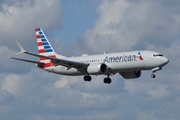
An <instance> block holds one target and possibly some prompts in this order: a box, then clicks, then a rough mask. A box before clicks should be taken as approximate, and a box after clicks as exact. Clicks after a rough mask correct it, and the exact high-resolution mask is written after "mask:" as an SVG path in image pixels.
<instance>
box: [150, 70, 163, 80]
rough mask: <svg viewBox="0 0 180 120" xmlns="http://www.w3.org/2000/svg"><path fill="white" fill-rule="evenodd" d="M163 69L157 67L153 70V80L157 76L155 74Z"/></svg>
mask: <svg viewBox="0 0 180 120" xmlns="http://www.w3.org/2000/svg"><path fill="white" fill-rule="evenodd" d="M161 69H162V68H161V67H156V68H154V69H152V75H151V78H155V77H156V75H155V74H154V73H155V72H156V71H159V70H161Z"/></svg>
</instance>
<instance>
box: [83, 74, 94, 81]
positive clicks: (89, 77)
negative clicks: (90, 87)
mask: <svg viewBox="0 0 180 120" xmlns="http://www.w3.org/2000/svg"><path fill="white" fill-rule="evenodd" d="M91 79H92V78H91V76H89V75H88V76H84V81H88V82H90V81H91Z"/></svg>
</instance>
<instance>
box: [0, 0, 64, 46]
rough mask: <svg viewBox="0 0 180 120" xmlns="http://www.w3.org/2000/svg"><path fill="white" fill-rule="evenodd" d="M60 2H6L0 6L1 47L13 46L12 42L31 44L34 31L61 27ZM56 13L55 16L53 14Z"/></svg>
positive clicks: (47, 0) (36, 0) (55, 0)
mask: <svg viewBox="0 0 180 120" xmlns="http://www.w3.org/2000/svg"><path fill="white" fill-rule="evenodd" d="M60 5H61V2H60V1H59V0H54V1H50V0H45V1H43V2H42V1H38V0H33V1H30V0H26V1H14V2H13V3H11V4H9V2H8V0H6V1H4V2H3V3H2V4H1V11H0V19H1V23H0V27H1V28H3V29H0V36H1V41H0V43H1V45H2V44H3V45H6V46H9V47H10V46H11V47H12V45H13V46H14V40H19V41H22V43H24V44H26V46H28V44H29V43H30V44H31V43H32V39H34V38H35V34H34V32H32V31H34V29H35V28H36V27H42V28H43V29H47V28H54V29H59V28H60V27H61V9H60ZM54 13H56V14H54Z"/></svg>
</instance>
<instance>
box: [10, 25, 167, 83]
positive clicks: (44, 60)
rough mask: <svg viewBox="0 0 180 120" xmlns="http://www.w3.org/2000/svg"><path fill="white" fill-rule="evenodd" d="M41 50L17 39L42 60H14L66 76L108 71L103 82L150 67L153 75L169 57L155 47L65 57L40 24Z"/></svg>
mask: <svg viewBox="0 0 180 120" xmlns="http://www.w3.org/2000/svg"><path fill="white" fill-rule="evenodd" d="M35 32H36V39H37V46H38V54H36V53H31V52H28V51H26V50H25V49H24V48H23V47H22V46H21V45H20V43H19V42H18V41H16V42H17V45H18V47H19V48H20V51H21V52H20V53H25V54H28V55H31V56H35V57H39V59H40V61H33V60H27V59H21V58H16V57H11V58H12V59H15V60H20V61H24V62H29V63H33V64H35V66H37V67H38V68H40V69H43V70H46V71H48V72H51V73H56V74H61V75H67V76H80V75H81V76H82V75H83V76H84V81H91V79H92V78H91V75H96V76H98V75H105V76H107V77H105V78H104V83H106V84H110V83H111V82H112V80H111V78H110V76H113V75H115V74H117V73H119V74H120V75H121V76H122V77H123V78H124V79H134V78H139V77H140V76H141V71H143V70H151V71H152V75H151V77H152V78H155V77H156V75H155V74H154V73H155V72H156V71H159V70H161V69H162V67H163V66H165V65H166V64H167V63H168V62H169V60H168V58H166V57H164V56H163V55H162V54H161V53H158V52H155V51H145V50H143V51H129V52H119V53H109V54H106V53H104V54H97V55H88V54H83V55H82V56H77V57H65V56H63V55H59V54H57V53H56V52H55V51H54V49H53V47H52V46H51V44H50V42H49V40H48V39H47V37H46V36H45V34H44V32H43V30H42V29H41V28H36V29H35Z"/></svg>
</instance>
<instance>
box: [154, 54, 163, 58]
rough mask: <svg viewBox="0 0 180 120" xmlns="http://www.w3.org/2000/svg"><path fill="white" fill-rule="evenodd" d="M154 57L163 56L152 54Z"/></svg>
mask: <svg viewBox="0 0 180 120" xmlns="http://www.w3.org/2000/svg"><path fill="white" fill-rule="evenodd" d="M153 56H154V57H158V56H163V55H162V54H154V55H153Z"/></svg>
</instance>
